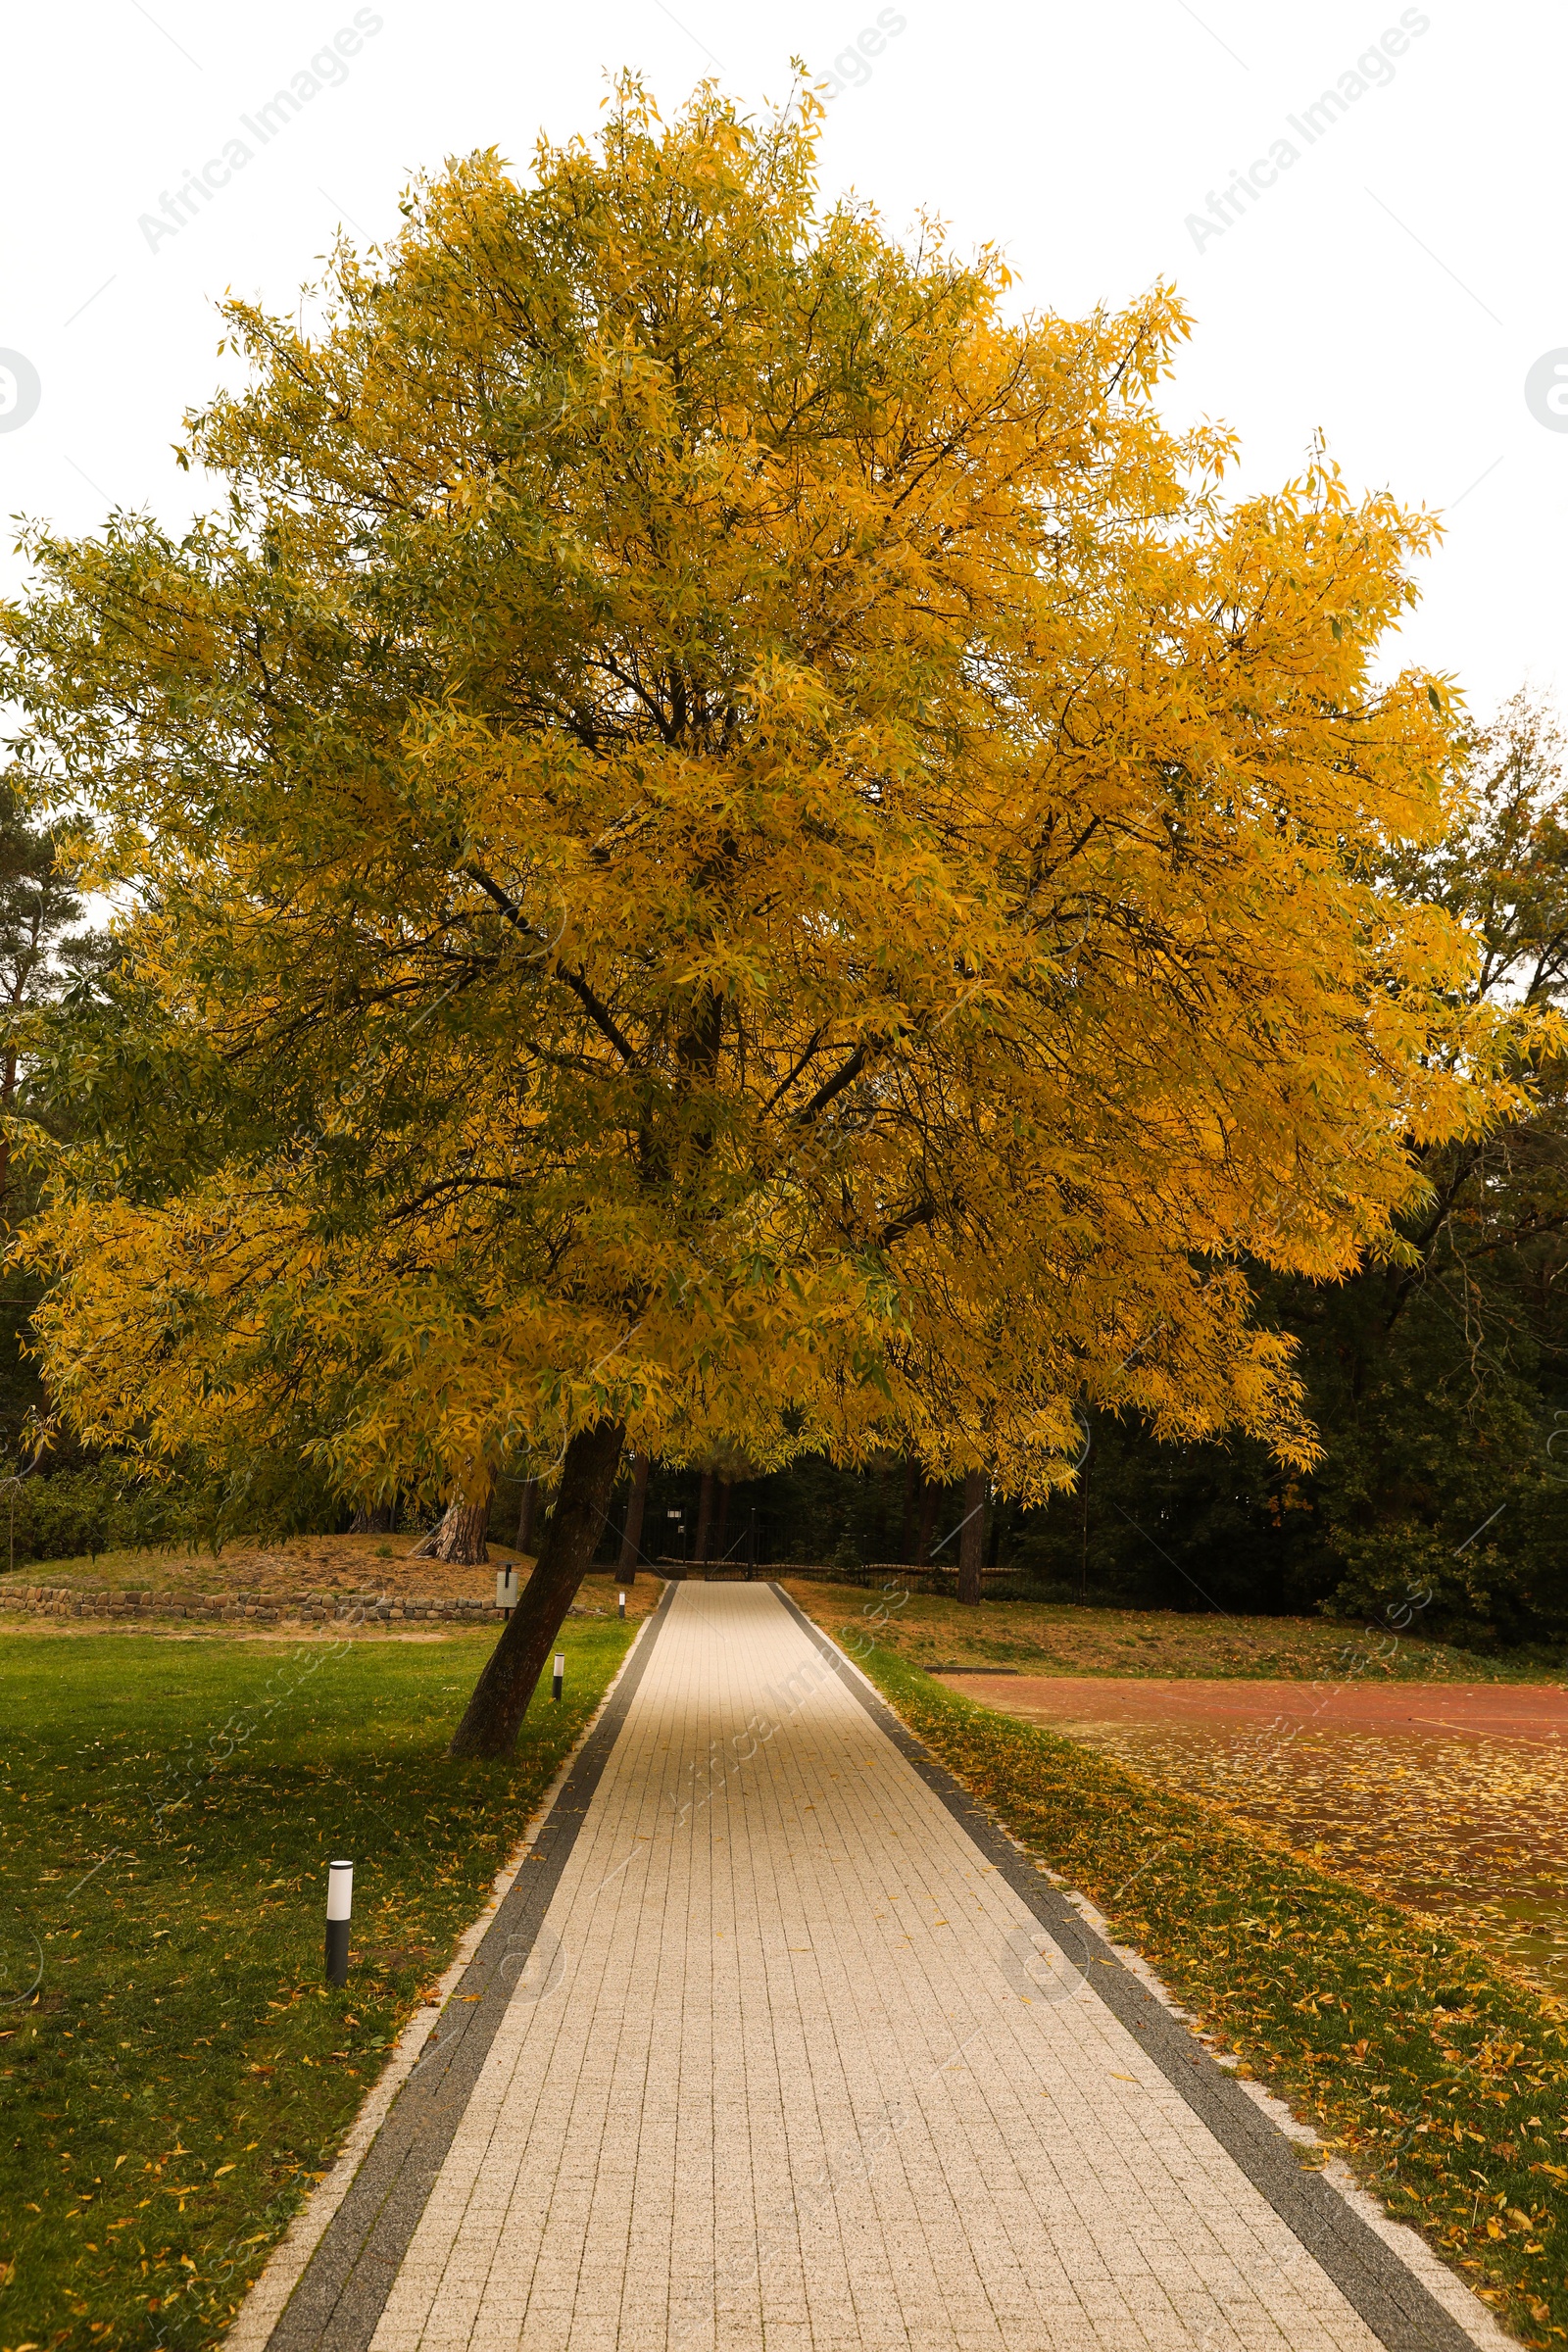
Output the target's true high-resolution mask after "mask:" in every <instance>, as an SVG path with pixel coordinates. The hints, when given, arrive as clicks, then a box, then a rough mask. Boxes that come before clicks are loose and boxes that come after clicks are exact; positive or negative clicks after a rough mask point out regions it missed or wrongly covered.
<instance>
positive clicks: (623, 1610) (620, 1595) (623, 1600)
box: [615, 1593, 626, 1617]
mask: <svg viewBox="0 0 1568 2352" xmlns="http://www.w3.org/2000/svg"><path fill="white" fill-rule="evenodd" d="M615 1598H616V1599H617V1600H618V1601H619V1603H620V1613H621V1615H622V1616H623V1617H624V1616H625V1614H626V1595H625V1593H616V1594H615Z"/></svg>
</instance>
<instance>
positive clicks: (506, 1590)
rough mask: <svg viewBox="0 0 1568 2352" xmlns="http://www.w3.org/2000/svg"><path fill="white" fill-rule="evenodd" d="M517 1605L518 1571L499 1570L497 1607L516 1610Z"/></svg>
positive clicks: (497, 1577)
mask: <svg viewBox="0 0 1568 2352" xmlns="http://www.w3.org/2000/svg"><path fill="white" fill-rule="evenodd" d="M516 1605H517V1571H516V1570H515V1568H498V1569H497V1571H496V1607H497V1608H498V1609H515V1607H516Z"/></svg>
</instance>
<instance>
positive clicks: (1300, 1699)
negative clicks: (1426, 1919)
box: [941, 1671, 1568, 1745]
mask: <svg viewBox="0 0 1568 2352" xmlns="http://www.w3.org/2000/svg"><path fill="white" fill-rule="evenodd" d="M941 1679H942V1681H943V1682H945V1683H947V1684H949V1685H950V1686H951V1688H952V1689H953V1690H955V1691H963V1692H964V1693H965V1695H966V1696H967V1697H970V1698H980V1699H984V1700H985V1702H986V1704H987V1705H988V1706H993V1707H1002V1708H1003V1709H1005V1712H1006V1713H1007V1714H1009V1715H1025V1716H1028V1717H1029V1719H1030V1720H1031V1721H1034V1722H1040V1723H1050V1724H1060V1723H1062V1722H1063V1721H1064V1720H1068V1719H1071V1718H1074V1717H1078V1716H1083V1715H1093V1716H1094V1717H1095V1718H1096V1719H1097V1720H1098V1721H1101V1722H1126V1723H1214V1724H1218V1723H1235V1724H1238V1725H1250V1724H1259V1723H1262V1724H1277V1725H1278V1726H1279V1727H1280V1728H1281V1729H1282V1730H1283V1729H1284V1728H1285V1727H1287V1726H1289V1725H1298V1726H1300V1727H1301V1728H1302V1729H1305V1728H1306V1727H1308V1726H1310V1725H1317V1726H1319V1727H1321V1728H1322V1729H1324V1730H1329V1729H1336V1728H1337V1729H1340V1730H1344V1731H1356V1732H1392V1733H1397V1734H1400V1735H1404V1734H1409V1733H1416V1734H1420V1733H1426V1732H1438V1733H1443V1734H1446V1735H1448V1736H1451V1737H1452V1738H1454V1739H1461V1740H1537V1741H1544V1742H1545V1743H1547V1744H1551V1745H1555V1744H1558V1743H1560V1742H1562V1741H1564V1740H1568V1691H1565V1690H1563V1689H1562V1688H1561V1687H1560V1686H1558V1685H1554V1684H1549V1683H1544V1684H1531V1683H1443V1684H1439V1685H1432V1686H1427V1687H1424V1686H1422V1685H1421V1684H1419V1683H1417V1684H1410V1683H1395V1684H1382V1685H1377V1686H1369V1685H1367V1684H1365V1683H1325V1684H1321V1685H1320V1684H1316V1683H1294V1682H1293V1683H1273V1682H1270V1683H1233V1682H1197V1681H1193V1682H1157V1681H1153V1680H1150V1681H1147V1682H1146V1681H1142V1680H1134V1679H1132V1678H1129V1679H1128V1680H1127V1681H1125V1682H1113V1681H1112V1680H1110V1678H1109V1677H1108V1676H1106V1677H1103V1678H1102V1677H1098V1676H1097V1677H1096V1678H1095V1680H1094V1681H1093V1683H1092V1684H1091V1683H1088V1682H1086V1680H1085V1679H1084V1678H1083V1677H1080V1676H1074V1675H1054V1676H1049V1675H1022V1674H1012V1673H1007V1672H1003V1671H998V1672H995V1673H986V1674H983V1675H982V1674H974V1673H969V1674H965V1673H961V1672H959V1673H945V1674H943V1675H942V1677H941Z"/></svg>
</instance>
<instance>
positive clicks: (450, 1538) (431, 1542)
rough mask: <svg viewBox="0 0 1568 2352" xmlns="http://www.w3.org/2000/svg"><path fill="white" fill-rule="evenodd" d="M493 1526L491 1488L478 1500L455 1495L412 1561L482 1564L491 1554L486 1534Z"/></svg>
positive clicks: (416, 1550)
mask: <svg viewBox="0 0 1568 2352" xmlns="http://www.w3.org/2000/svg"><path fill="white" fill-rule="evenodd" d="M489 1525H490V1495H489V1491H488V1490H486V1492H485V1493H484V1494H483V1495H481V1496H480V1497H479V1500H478V1501H477V1502H465V1501H464V1499H463V1497H462V1495H454V1496H453V1497H452V1500H451V1501H450V1502H449V1503H448V1504H447V1507H446V1509H445V1510H444V1511H443V1513H442V1514H441V1517H440V1518H439V1519H438V1520H437V1521H436V1524H435V1525H434V1527H432V1528H431V1530H430V1533H429V1534H428V1535H427V1536H426V1537H425V1539H424V1542H423V1543H422V1544H416V1545H415V1546H414V1549H413V1550H412V1551H411V1552H410V1554H409V1557H410V1559H411V1560H450V1561H452V1562H454V1563H455V1564H456V1565H457V1566H458V1567H460V1568H476V1567H482V1565H483V1564H484V1562H485V1561H486V1560H487V1559H488V1558H489V1557H490V1554H489V1552H488V1550H487V1549H486V1548H485V1535H486V1532H487V1530H488V1528H489Z"/></svg>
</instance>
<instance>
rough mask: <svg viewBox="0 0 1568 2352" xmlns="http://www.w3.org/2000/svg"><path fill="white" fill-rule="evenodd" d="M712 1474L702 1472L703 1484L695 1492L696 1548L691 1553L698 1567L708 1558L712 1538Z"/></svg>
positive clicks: (709, 1471)
mask: <svg viewBox="0 0 1568 2352" xmlns="http://www.w3.org/2000/svg"><path fill="white" fill-rule="evenodd" d="M713 1483H714V1482H713V1473H712V1472H711V1470H705V1471H704V1472H703V1483H702V1485H701V1486H700V1487H699V1489H698V1490H697V1548H696V1551H695V1552H694V1553H693V1555H692V1556H693V1557H694V1559H695V1560H696V1562H697V1564H698V1566H699V1567H701V1566H702V1564H703V1562H704V1561H705V1560H706V1559H707V1557H708V1548H709V1545H710V1544H711V1542H712V1537H713Z"/></svg>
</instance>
